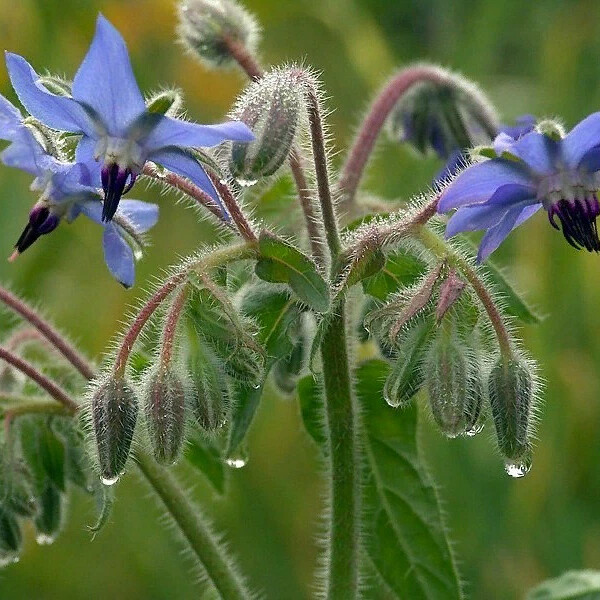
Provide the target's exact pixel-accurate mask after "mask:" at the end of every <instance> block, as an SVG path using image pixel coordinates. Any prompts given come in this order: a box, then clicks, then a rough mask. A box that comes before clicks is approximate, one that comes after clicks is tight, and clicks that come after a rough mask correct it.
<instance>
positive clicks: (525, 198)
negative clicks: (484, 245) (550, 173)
mask: <svg viewBox="0 0 600 600" xmlns="http://www.w3.org/2000/svg"><path fill="white" fill-rule="evenodd" d="M531 192H532V190H531V189H530V188H527V187H523V186H520V185H510V184H509V185H504V186H502V187H500V188H498V189H497V190H496V193H495V194H494V195H493V196H492V197H491V198H490V199H489V200H488V201H487V202H485V203H484V204H473V205H470V206H463V207H462V208H459V209H458V210H457V211H456V212H455V213H454V214H453V215H452V217H451V218H450V220H449V221H448V224H447V225H446V233H445V236H446V237H447V238H448V237H452V236H453V235H456V234H457V233H461V232H462V231H477V230H478V229H489V228H490V227H493V226H494V225H496V223H498V222H499V221H500V220H501V219H502V217H503V216H504V215H505V214H506V213H507V212H508V211H509V210H511V209H512V208H514V207H515V206H521V207H522V208H524V207H525V206H529V205H531V204H536V203H538V201H537V200H536V198H535V197H533V196H532V193H531Z"/></svg>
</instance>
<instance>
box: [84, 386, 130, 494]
mask: <svg viewBox="0 0 600 600" xmlns="http://www.w3.org/2000/svg"><path fill="white" fill-rule="evenodd" d="M137 413H138V401H137V398H136V396H135V393H134V391H133V390H132V389H131V388H130V387H129V385H127V383H126V382H125V381H124V380H123V379H115V378H110V379H108V380H106V381H105V382H103V383H101V384H100V385H99V386H98V387H97V388H96V390H95V391H94V395H93V396H92V419H93V424H94V433H95V436H96V446H97V450H98V461H99V464H100V476H101V479H102V483H104V484H105V485H112V484H113V483H115V482H116V481H117V480H118V478H119V476H120V475H121V474H122V473H123V471H124V469H125V463H126V462H127V458H128V457H129V450H130V448H131V441H132V439H133V433H134V431H135V424H136V421H137Z"/></svg>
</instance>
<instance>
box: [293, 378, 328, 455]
mask: <svg viewBox="0 0 600 600" xmlns="http://www.w3.org/2000/svg"><path fill="white" fill-rule="evenodd" d="M297 389H298V401H299V402H300V414H301V416H302V423H304V427H305V429H306V432H307V433H308V435H310V437H311V438H312V439H313V440H314V441H315V442H316V444H317V446H319V447H320V448H321V449H322V450H324V449H325V442H326V441H327V438H326V437H325V432H324V429H323V427H324V416H323V395H322V392H321V389H320V387H319V385H318V383H317V381H316V380H315V378H314V377H313V376H312V375H306V377H303V378H302V379H301V380H300V381H299V382H298V388H297Z"/></svg>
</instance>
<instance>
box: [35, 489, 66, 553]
mask: <svg viewBox="0 0 600 600" xmlns="http://www.w3.org/2000/svg"><path fill="white" fill-rule="evenodd" d="M38 504H39V512H38V514H37V516H36V517H35V521H34V523H35V528H36V530H37V536H36V541H37V543H38V544H40V545H46V544H51V543H52V542H54V540H55V539H56V536H57V535H58V532H59V531H60V526H61V523H62V506H61V504H62V498H61V495H60V491H59V490H58V489H57V488H56V486H55V485H53V484H52V482H50V481H48V482H47V483H46V485H45V486H44V489H43V491H42V493H41V494H40V496H39V497H38Z"/></svg>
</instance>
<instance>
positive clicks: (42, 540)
mask: <svg viewBox="0 0 600 600" xmlns="http://www.w3.org/2000/svg"><path fill="white" fill-rule="evenodd" d="M55 540H56V536H54V535H48V534H47V533H38V534H37V535H36V537H35V541H36V542H37V543H38V544H39V545H40V546H49V545H50V544H53V543H54V541H55Z"/></svg>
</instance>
